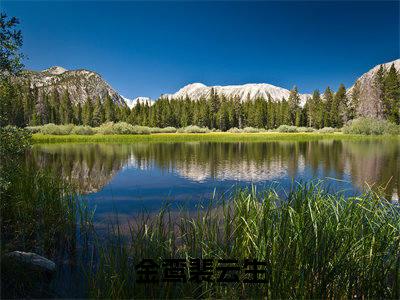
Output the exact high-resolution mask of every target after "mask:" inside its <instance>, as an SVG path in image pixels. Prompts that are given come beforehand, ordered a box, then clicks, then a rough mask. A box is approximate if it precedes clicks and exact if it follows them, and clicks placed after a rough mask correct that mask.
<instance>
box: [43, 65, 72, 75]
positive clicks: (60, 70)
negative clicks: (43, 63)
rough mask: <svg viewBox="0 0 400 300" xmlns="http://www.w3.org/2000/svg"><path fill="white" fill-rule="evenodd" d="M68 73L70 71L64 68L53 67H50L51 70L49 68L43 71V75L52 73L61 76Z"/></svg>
mask: <svg viewBox="0 0 400 300" xmlns="http://www.w3.org/2000/svg"><path fill="white" fill-rule="evenodd" d="M67 71H68V70H67V69H64V68H63V67H59V66H53V67H50V68H48V69H46V70H43V71H42V72H43V73H50V74H52V75H60V74H62V73H65V72H67Z"/></svg>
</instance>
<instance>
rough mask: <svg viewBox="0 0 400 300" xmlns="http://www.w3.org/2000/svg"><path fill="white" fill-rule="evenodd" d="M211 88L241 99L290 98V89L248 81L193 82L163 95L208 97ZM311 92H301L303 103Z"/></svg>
mask: <svg viewBox="0 0 400 300" xmlns="http://www.w3.org/2000/svg"><path fill="white" fill-rule="evenodd" d="M211 89H214V91H215V92H216V93H217V94H218V95H220V96H222V95H224V96H226V97H229V98H233V97H236V98H238V99H240V100H241V101H246V100H255V99H256V98H264V99H268V95H270V96H271V98H272V99H273V100H274V101H281V100H282V98H285V99H286V100H287V99H288V98H289V95H290V91H289V90H287V89H284V88H281V87H277V86H274V85H271V84H267V83H248V84H243V85H226V86H220V85H216V86H206V85H204V84H202V83H198V82H196V83H191V84H188V85H186V86H184V87H183V88H181V89H180V90H179V91H177V92H176V93H174V94H164V95H163V97H166V98H168V99H184V98H186V97H188V98H190V99H192V100H199V99H200V98H208V97H209V96H210V95H211ZM308 97H311V95H310V94H300V99H301V105H302V106H303V105H304V104H305V102H306V100H307V98H308Z"/></svg>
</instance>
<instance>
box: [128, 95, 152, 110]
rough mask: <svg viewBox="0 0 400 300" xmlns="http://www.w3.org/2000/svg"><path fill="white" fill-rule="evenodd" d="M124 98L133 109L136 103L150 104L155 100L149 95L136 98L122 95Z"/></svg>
mask: <svg viewBox="0 0 400 300" xmlns="http://www.w3.org/2000/svg"><path fill="white" fill-rule="evenodd" d="M122 98H123V99H124V101H125V103H126V104H127V105H128V107H129V108H130V109H132V107H134V106H136V104H138V103H140V104H144V103H146V102H147V103H149V105H153V104H154V100H151V98H149V97H136V98H135V99H129V98H126V97H124V96H122Z"/></svg>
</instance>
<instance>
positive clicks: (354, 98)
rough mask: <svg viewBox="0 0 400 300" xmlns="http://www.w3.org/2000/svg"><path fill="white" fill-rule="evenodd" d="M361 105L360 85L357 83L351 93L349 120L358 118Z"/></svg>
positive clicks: (348, 111)
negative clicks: (359, 105)
mask: <svg viewBox="0 0 400 300" xmlns="http://www.w3.org/2000/svg"><path fill="white" fill-rule="evenodd" d="M359 103H360V83H359V82H358V81H356V83H355V84H354V87H353V90H352V92H351V96H350V101H349V106H348V110H347V115H348V119H349V120H351V119H354V118H356V117H357V110H358V104H359Z"/></svg>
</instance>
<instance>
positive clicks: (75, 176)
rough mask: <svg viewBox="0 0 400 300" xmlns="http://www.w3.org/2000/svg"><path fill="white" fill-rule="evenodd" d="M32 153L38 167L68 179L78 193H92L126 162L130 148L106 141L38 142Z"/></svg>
mask: <svg viewBox="0 0 400 300" xmlns="http://www.w3.org/2000/svg"><path fill="white" fill-rule="evenodd" d="M31 154H32V155H31V157H32V158H33V160H34V161H35V163H36V165H38V166H39V167H41V168H49V169H51V170H52V171H53V172H55V173H56V174H59V175H60V176H62V177H63V178H64V179H66V180H69V181H70V182H72V183H73V184H74V185H75V186H77V187H78V189H79V192H81V193H91V192H96V191H98V190H100V189H101V188H102V187H104V186H105V185H106V184H107V183H108V182H109V181H110V180H111V178H112V177H113V176H114V175H115V174H116V173H117V172H118V171H119V170H120V169H121V168H122V167H123V165H124V164H126V162H127V160H128V157H129V154H130V148H129V147H128V146H127V145H109V144H81V145H74V144H62V145H43V146H42V145H41V146H36V147H34V148H33V149H32V153H31Z"/></svg>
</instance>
